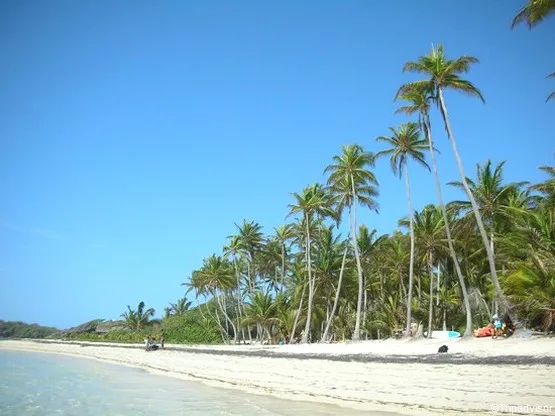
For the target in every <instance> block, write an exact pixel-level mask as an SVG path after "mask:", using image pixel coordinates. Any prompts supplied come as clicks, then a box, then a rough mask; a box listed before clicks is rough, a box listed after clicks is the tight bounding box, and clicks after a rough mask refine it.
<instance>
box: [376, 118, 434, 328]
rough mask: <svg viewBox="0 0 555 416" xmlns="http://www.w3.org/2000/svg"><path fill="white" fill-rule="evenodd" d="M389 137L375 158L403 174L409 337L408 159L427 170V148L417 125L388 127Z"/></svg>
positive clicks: (382, 138)
mask: <svg viewBox="0 0 555 416" xmlns="http://www.w3.org/2000/svg"><path fill="white" fill-rule="evenodd" d="M389 130H390V131H391V136H380V137H378V138H376V140H377V141H380V142H385V143H387V144H388V145H389V146H390V147H389V149H386V150H382V151H380V152H378V153H377V154H376V156H377V157H381V156H389V157H390V162H391V170H392V171H393V173H394V174H395V175H398V176H399V177H402V176H403V171H404V174H405V181H406V187H407V202H408V207H409V223H410V263H409V290H408V296H407V331H406V335H407V336H410V329H411V321H412V307H411V306H412V286H413V284H414V221H413V210H412V201H411V198H410V179H409V164H408V159H409V158H411V159H413V160H414V161H416V162H417V163H419V164H421V165H422V166H424V167H426V168H427V169H428V170H429V169H430V167H429V166H428V164H427V163H426V157H425V155H424V151H425V150H426V147H427V142H426V140H424V139H422V138H421V137H420V128H419V126H418V124H417V123H412V122H411V123H404V124H401V126H400V127H399V128H398V129H395V128H394V127H390V128H389Z"/></svg>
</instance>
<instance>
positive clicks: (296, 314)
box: [289, 285, 306, 344]
mask: <svg viewBox="0 0 555 416" xmlns="http://www.w3.org/2000/svg"><path fill="white" fill-rule="evenodd" d="M305 290H306V285H304V286H303V290H302V292H301V300H300V302H299V308H298V309H297V312H296V313H295V320H294V321H293V328H292V329H291V337H290V338H289V344H292V343H293V341H294V339H295V331H296V330H297V323H298V322H299V317H300V316H301V310H302V309H303V301H304V292H305Z"/></svg>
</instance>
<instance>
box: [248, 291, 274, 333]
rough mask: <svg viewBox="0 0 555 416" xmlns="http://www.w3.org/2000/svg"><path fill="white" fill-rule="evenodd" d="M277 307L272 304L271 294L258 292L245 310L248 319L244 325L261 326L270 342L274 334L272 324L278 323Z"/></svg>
mask: <svg viewBox="0 0 555 416" xmlns="http://www.w3.org/2000/svg"><path fill="white" fill-rule="evenodd" d="M276 307H277V303H275V302H272V297H271V295H270V294H269V293H263V292H261V291H256V292H254V295H253V297H252V299H251V301H250V303H249V304H248V305H247V307H246V308H245V314H246V317H245V318H244V320H243V323H244V324H247V323H248V324H256V325H260V327H261V328H262V329H263V330H264V332H265V333H266V335H267V336H268V342H270V341H271V339H272V334H271V332H270V329H269V327H270V325H271V324H272V323H274V322H277V317H276Z"/></svg>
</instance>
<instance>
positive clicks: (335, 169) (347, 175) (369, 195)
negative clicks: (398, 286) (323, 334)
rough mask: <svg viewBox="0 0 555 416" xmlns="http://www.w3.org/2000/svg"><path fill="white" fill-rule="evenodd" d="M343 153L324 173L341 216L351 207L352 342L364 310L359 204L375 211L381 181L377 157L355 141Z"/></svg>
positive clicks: (344, 148) (358, 336)
mask: <svg viewBox="0 0 555 416" xmlns="http://www.w3.org/2000/svg"><path fill="white" fill-rule="evenodd" d="M342 150H343V151H342V154H341V155H339V156H334V157H333V162H334V163H333V164H331V165H329V166H328V167H326V169H325V170H324V173H327V172H329V173H330V176H329V178H328V186H329V188H330V192H331V193H332V195H333V196H334V198H335V200H336V204H337V211H338V213H339V215H341V213H342V212H343V210H344V209H345V208H347V209H348V210H349V213H350V217H349V222H350V227H349V228H350V234H351V243H352V245H353V249H354V253H355V260H356V265H357V272H358V298H357V312H356V321H355V329H354V332H353V337H352V340H353V341H358V340H360V318H361V312H362V294H363V290H364V285H363V278H362V266H361V263H360V253H359V249H358V243H357V206H358V205H359V204H361V205H363V206H366V207H368V208H370V209H373V210H376V211H377V208H378V204H377V203H376V200H375V197H376V196H377V195H378V189H377V187H378V181H377V179H376V177H375V176H374V173H373V172H371V171H370V170H369V168H370V167H373V166H374V161H375V156H374V155H373V154H372V153H370V152H366V151H364V149H363V148H362V147H361V146H359V145H356V144H352V145H346V146H343V148H342Z"/></svg>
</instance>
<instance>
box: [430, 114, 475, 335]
mask: <svg viewBox="0 0 555 416" xmlns="http://www.w3.org/2000/svg"><path fill="white" fill-rule="evenodd" d="M424 130H425V133H426V138H427V139H428V146H429V149H430V159H431V160H432V170H433V172H434V178H435V183H436V191H437V199H438V203H439V207H440V209H441V214H442V215H443V221H444V222H445V234H446V236H447V244H448V245H449V254H450V255H451V259H452V260H453V264H454V266H455V273H456V274H457V278H458V279H459V284H460V285H461V292H462V296H463V303H464V309H465V313H466V328H465V330H464V334H463V337H469V336H471V334H472V310H471V309H470V301H469V299H468V291H467V290H466V284H465V282H464V277H463V275H462V271H461V266H460V265H459V260H458V259H457V254H456V253H455V246H454V244H453V238H452V236H451V226H450V225H449V217H448V216H447V210H446V209H445V204H444V203H443V196H442V193H441V183H440V181H439V174H438V171H437V164H436V157H435V152H434V142H433V140H432V133H431V132H432V130H431V124H430V118H429V116H428V115H427V114H426V115H425V117H424ZM438 296H439V294H438Z"/></svg>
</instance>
